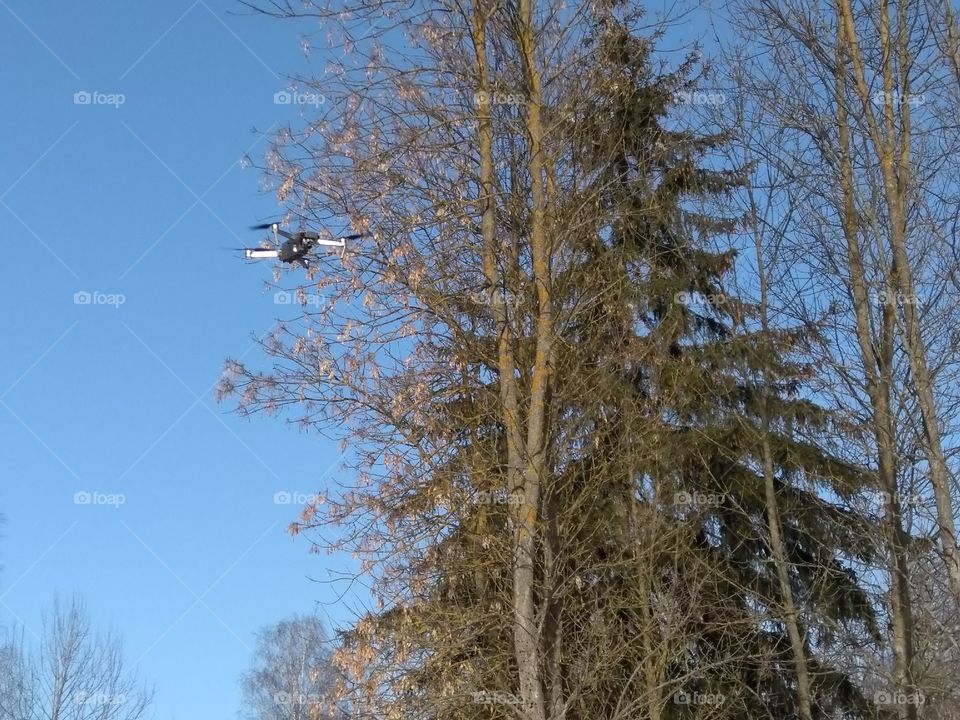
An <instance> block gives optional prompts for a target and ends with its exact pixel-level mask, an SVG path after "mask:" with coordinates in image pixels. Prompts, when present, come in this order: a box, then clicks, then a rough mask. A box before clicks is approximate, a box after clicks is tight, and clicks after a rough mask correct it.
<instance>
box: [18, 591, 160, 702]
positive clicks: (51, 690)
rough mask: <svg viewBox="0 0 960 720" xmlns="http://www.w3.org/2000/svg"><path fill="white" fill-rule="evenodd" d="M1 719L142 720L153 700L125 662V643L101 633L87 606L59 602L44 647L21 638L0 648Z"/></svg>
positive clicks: (45, 628) (46, 621)
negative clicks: (93, 626)
mask: <svg viewBox="0 0 960 720" xmlns="http://www.w3.org/2000/svg"><path fill="white" fill-rule="evenodd" d="M0 666H2V667H3V669H4V677H3V678H2V680H0V687H2V693H0V718H2V720H140V719H141V718H144V717H146V713H147V708H148V706H149V705H150V702H151V700H152V697H153V692H152V690H149V689H147V688H146V687H144V686H142V685H141V684H140V683H139V682H138V681H137V680H136V678H135V676H134V675H133V674H132V673H130V672H129V671H128V670H127V669H126V667H125V665H124V661H123V654H122V648H121V643H120V639H119V638H118V637H117V636H115V635H113V634H112V633H106V634H98V633H95V632H94V631H93V630H92V629H91V626H90V619H89V616H88V615H87V612H86V609H85V607H84V605H83V603H82V602H81V601H80V600H78V599H76V598H74V599H72V600H70V601H69V602H68V603H66V604H65V605H61V604H60V602H59V601H55V602H54V607H53V611H52V613H50V615H49V616H48V617H46V618H45V619H44V623H43V631H42V633H41V636H40V638H39V647H37V648H31V647H29V646H28V643H26V642H25V639H24V635H23V634H22V633H21V634H20V635H19V636H18V637H16V638H14V639H13V640H12V641H11V642H10V643H9V644H7V645H6V646H5V647H4V648H2V649H0Z"/></svg>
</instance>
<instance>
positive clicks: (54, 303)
mask: <svg viewBox="0 0 960 720" xmlns="http://www.w3.org/2000/svg"><path fill="white" fill-rule="evenodd" d="M243 13H244V9H243V8H242V7H241V6H240V4H239V3H237V2H234V1H233V0H198V1H197V2H192V0H173V1H171V2H163V3H131V2H126V1H123V2H121V1H120V0H101V1H98V2H78V3H58V4H57V5H56V7H53V6H50V5H49V4H47V3H37V2H32V1H31V0H0V27H2V28H3V38H4V42H3V43H0V91H2V96H3V99H4V102H3V105H4V109H5V112H4V113H3V114H2V116H0V137H2V138H3V141H2V145H3V158H4V162H3V163H2V164H0V222H2V224H3V231H2V237H3V243H2V248H3V263H4V273H3V276H4V280H5V281H4V282H3V283H2V285H0V302H2V307H3V308H4V311H5V312H4V316H3V317H4V320H3V325H4V328H3V332H4V337H5V342H4V351H3V352H2V353H0V438H2V441H0V448H2V450H0V512H2V513H3V514H4V515H5V516H6V523H5V526H4V527H3V529H2V532H3V537H2V538H0V564H2V565H3V567H2V569H0V627H2V628H5V629H9V628H10V627H12V626H14V625H18V624H19V625H22V626H25V627H26V628H27V629H28V631H33V632H37V631H39V621H40V615H41V610H42V609H43V608H45V607H49V606H50V604H51V603H52V600H53V597H54V594H55V593H60V594H61V595H69V594H71V593H78V594H80V595H82V596H83V597H84V598H85V599H86V601H87V604H88V606H89V610H90V613H91V615H92V617H93V619H94V622H95V623H96V624H98V625H101V626H103V627H106V626H112V627H113V628H114V629H116V630H117V631H118V632H120V633H121V634H122V635H123V636H124V639H125V647H126V654H127V657H128V659H129V660H130V661H131V662H136V663H137V665H138V668H139V672H140V675H141V676H142V677H144V678H146V679H148V680H151V681H155V682H156V686H157V696H156V702H155V706H154V710H155V716H156V717H157V718H160V719H161V720H169V719H171V718H175V719H176V720H193V719H197V720H200V719H201V718H202V719H203V720H216V719H218V718H234V717H236V713H237V710H238V707H239V693H238V690H237V676H238V675H239V674H240V672H241V671H242V670H243V669H244V668H245V666H246V665H247V663H248V661H249V657H250V647H251V646H252V636H253V632H254V631H255V630H256V629H257V628H258V627H260V626H263V625H264V624H267V623H270V622H274V621H276V620H279V619H281V618H283V617H285V616H288V615H290V614H291V613H294V612H310V611H312V610H313V609H314V608H315V603H317V602H320V603H324V605H322V606H321V607H320V608H319V611H320V612H321V613H330V615H331V617H330V622H333V623H339V622H343V621H344V620H345V619H346V618H347V617H348V614H347V613H348V611H347V609H346V608H345V607H344V606H343V605H342V604H340V605H337V606H336V607H333V606H332V603H333V601H334V599H335V597H336V595H335V593H334V588H332V587H330V586H329V585H328V584H325V583H317V582H311V579H310V578H313V579H317V580H324V579H327V578H328V577H329V572H330V571H331V570H332V569H335V568H342V567H343V566H344V562H345V561H343V560H339V559H337V558H329V557H326V556H312V555H308V553H307V543H306V542H305V541H304V540H302V539H300V540H294V539H292V538H291V537H290V536H289V535H288V534H287V533H286V526H287V524H288V523H289V522H290V521H291V520H293V519H294V518H295V516H296V514H297V508H296V507H295V506H294V505H284V504H276V503H275V502H274V494H275V493H277V492H279V491H288V492H299V493H310V492H313V491H315V490H317V489H318V488H320V487H323V486H324V485H325V483H327V482H329V481H331V479H333V478H335V477H336V474H337V460H338V458H339V457H340V452H339V448H338V447H337V446H335V445H334V444H333V443H330V442H327V441H324V440H322V439H320V438H317V437H315V436H306V435H301V434H298V433H297V432H296V430H294V429H290V428H288V427H286V426H285V425H284V424H283V423H281V422H276V421H268V420H261V419H254V420H253V421H245V420H242V419H240V418H238V417H236V416H234V415H232V414H230V412H229V409H230V408H229V407H228V406H220V405H217V404H216V403H215V402H214V398H213V386H214V384H215V383H216V381H217V379H218V377H219V373H220V369H221V366H222V361H223V360H224V358H225V357H226V356H243V355H244V354H245V353H246V357H247V358H248V359H250V358H255V357H256V356H257V352H258V351H257V350H256V349H255V348H254V347H253V346H252V344H251V338H252V334H253V333H262V332H263V331H265V330H267V329H268V328H269V327H270V326H271V325H272V323H273V320H274V318H277V317H283V316H284V314H285V312H287V313H289V310H288V309H287V308H284V307H282V306H278V305H275V304H274V302H273V295H272V292H266V291H265V287H264V283H265V281H268V280H269V279H270V277H271V269H270V267H269V265H264V266H253V265H247V264H244V263H243V262H242V261H240V260H238V259H236V258H235V257H234V254H232V253H231V252H229V251H227V250H224V249H222V248H223V247H234V246H238V245H241V244H256V242H257V241H258V240H259V237H258V236H257V235H256V234H255V233H252V232H249V231H247V230H246V229H245V228H246V226H247V225H249V224H251V223H252V222H255V221H257V220H259V219H261V218H265V217H267V216H271V215H273V214H275V213H276V212H278V208H277V205H276V200H275V198H274V196H273V195H272V194H270V193H264V192H262V191H261V189H260V175H259V171H258V170H255V169H244V168H243V167H242V166H241V164H240V162H239V161H240V160H241V158H242V157H243V156H244V154H249V155H250V156H251V157H253V158H254V159H258V158H260V157H262V154H263V151H264V149H265V148H266V137H265V135H264V133H265V131H267V130H268V129H270V128H271V126H273V125H274V123H287V122H292V123H297V122H298V119H299V113H300V108H298V107H295V106H292V105H278V104H275V102H274V93H276V92H278V91H282V90H284V89H287V88H288V87H289V82H288V80H287V79H286V78H287V74H289V73H293V72H313V73H314V74H316V75H319V74H321V73H322V68H323V64H324V60H325V58H324V57H321V56H317V57H313V58H310V59H306V58H304V56H303V54H302V53H301V51H300V48H299V34H300V33H301V32H305V31H309V30H311V28H310V26H309V25H300V26H297V25H295V24H292V23H285V22H279V21H272V20H268V19H265V18H262V17H251V16H249V15H244V14H243ZM84 92H85V93H87V95H85V96H84V95H77V96H76V100H77V101H75V94H76V93H84ZM120 96H122V104H121V97H120ZM84 99H88V100H89V101H90V102H88V103H83V102H82V101H83V100H84ZM305 110H307V111H309V110H310V108H309V107H306V108H305ZM252 128H257V129H258V130H259V131H260V132H259V133H254V132H252ZM78 292H87V293H97V294H96V295H93V296H91V299H92V300H93V302H91V303H89V304H76V303H75V293H78ZM121 296H122V297H121ZM121 300H122V304H119V303H120V301H121ZM82 492H87V493H91V494H93V493H99V495H95V496H94V495H91V497H93V499H94V500H95V501H100V502H103V501H109V499H110V498H109V497H108V496H109V495H117V494H122V495H123V500H124V502H123V504H122V505H119V506H117V505H116V504H113V505H111V504H94V503H91V504H78V503H77V502H75V501H74V498H75V494H76V493H82ZM80 497H81V499H82V498H83V497H84V496H80ZM28 635H29V633H28Z"/></svg>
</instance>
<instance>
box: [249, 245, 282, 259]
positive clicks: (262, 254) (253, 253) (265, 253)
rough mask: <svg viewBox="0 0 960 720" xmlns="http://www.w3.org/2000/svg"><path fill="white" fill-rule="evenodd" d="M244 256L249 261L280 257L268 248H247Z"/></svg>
mask: <svg viewBox="0 0 960 720" xmlns="http://www.w3.org/2000/svg"><path fill="white" fill-rule="evenodd" d="M243 255H244V257H245V258H247V260H263V259H265V258H275V257H279V255H280V253H278V252H277V251H276V250H269V249H267V248H245V249H244V251H243Z"/></svg>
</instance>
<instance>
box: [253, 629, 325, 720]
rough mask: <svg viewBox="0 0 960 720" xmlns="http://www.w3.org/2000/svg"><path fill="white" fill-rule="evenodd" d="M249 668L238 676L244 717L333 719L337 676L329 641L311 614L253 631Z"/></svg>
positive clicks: (264, 718) (295, 719)
mask: <svg viewBox="0 0 960 720" xmlns="http://www.w3.org/2000/svg"><path fill="white" fill-rule="evenodd" d="M255 653H256V654H255V656H254V658H253V665H252V667H251V669H250V670H249V671H248V672H247V673H246V674H244V676H243V678H242V680H241V687H242V690H243V700H244V705H245V715H246V716H247V717H248V718H250V720H325V718H330V717H335V716H336V715H337V713H336V712H335V710H336V708H335V707H334V706H333V701H334V691H335V690H336V685H337V682H338V678H339V675H338V673H337V671H336V669H335V668H334V667H333V664H332V661H331V655H332V650H331V647H330V640H329V638H328V637H327V634H326V632H325V630H324V627H323V623H322V622H321V621H320V620H319V619H318V618H316V617H313V616H294V617H292V618H290V619H288V620H283V621H281V622H278V623H277V624H275V625H271V626H269V627H266V628H263V629H262V630H261V631H260V632H259V633H258V635H257V643H256V648H255Z"/></svg>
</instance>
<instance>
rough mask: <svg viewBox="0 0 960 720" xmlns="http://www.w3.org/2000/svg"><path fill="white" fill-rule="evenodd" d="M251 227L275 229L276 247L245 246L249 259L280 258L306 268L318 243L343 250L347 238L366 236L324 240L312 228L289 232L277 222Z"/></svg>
mask: <svg viewBox="0 0 960 720" xmlns="http://www.w3.org/2000/svg"><path fill="white" fill-rule="evenodd" d="M251 229H252V230H268V229H269V230H273V245H274V247H273V248H272V249H271V248H262V247H261V248H243V254H244V257H245V258H247V259H248V260H264V259H267V258H278V259H279V260H280V262H282V263H284V264H286V265H290V266H297V267H302V268H304V269H306V268H309V267H310V258H309V257H308V256H309V255H310V253H311V252H313V250H314V249H315V248H316V247H317V246H318V245H325V246H328V247H338V248H340V249H341V252H342V251H343V250H345V249H346V247H347V240H356V239H357V238H361V237H363V236H364V233H360V234H357V235H343V236H341V237H338V238H336V239H334V240H324V239H321V237H320V234H319V233H316V232H313V231H312V230H298V231H297V232H295V233H289V232H287V231H286V230H281V229H280V226H279V225H278V224H277V223H268V224H266V225H254V226H253V227H252V228H251ZM280 236H283V237H284V238H285V239H284V241H283V243H280Z"/></svg>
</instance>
